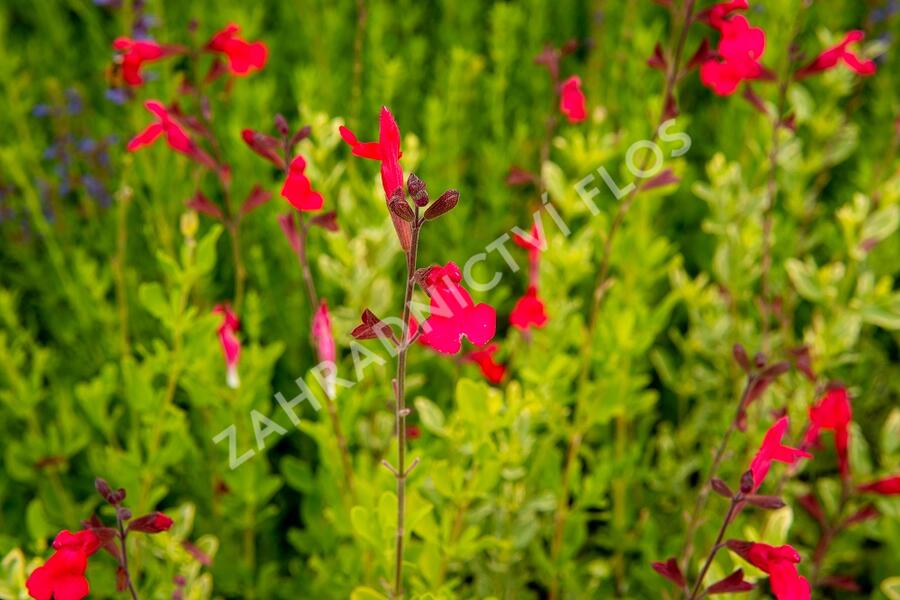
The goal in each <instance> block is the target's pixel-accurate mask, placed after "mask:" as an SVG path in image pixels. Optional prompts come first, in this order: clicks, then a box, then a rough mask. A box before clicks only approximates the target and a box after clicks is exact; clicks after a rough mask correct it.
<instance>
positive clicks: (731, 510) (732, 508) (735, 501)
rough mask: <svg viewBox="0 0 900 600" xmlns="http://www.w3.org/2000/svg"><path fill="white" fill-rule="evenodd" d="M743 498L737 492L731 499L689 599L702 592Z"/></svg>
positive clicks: (692, 599)
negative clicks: (704, 581)
mask: <svg viewBox="0 0 900 600" xmlns="http://www.w3.org/2000/svg"><path fill="white" fill-rule="evenodd" d="M742 500H743V497H742V496H741V494H737V495H735V497H734V498H732V499H731V504H730V505H729V506H728V512H727V513H725V520H724V521H722V526H721V527H719V533H718V535H716V541H715V542H714V543H713V546H712V548H711V549H710V551H709V554H708V555H707V556H706V561H704V563H703V567H702V568H701V569H700V573H699V574H698V575H697V582H696V583H695V584H694V588H693V590H691V595H690V596H688V600H695V599H696V598H697V594H699V593H700V588H701V587H702V586H703V578H704V577H706V572H707V571H709V567H710V566H711V565H712V561H713V559H714V558H715V557H716V554H717V553H718V552H719V549H720V548H721V547H722V538H724V537H725V532H726V531H727V530H728V525H730V524H731V520H732V518H733V517H734V516H735V514H736V513H737V511H738V507H739V506H740V504H741V501H742Z"/></svg>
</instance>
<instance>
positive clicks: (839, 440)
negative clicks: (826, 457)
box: [803, 386, 853, 477]
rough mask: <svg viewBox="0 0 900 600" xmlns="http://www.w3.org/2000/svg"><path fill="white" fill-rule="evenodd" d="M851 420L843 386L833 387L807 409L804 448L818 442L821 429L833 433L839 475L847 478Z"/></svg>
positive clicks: (845, 390) (848, 398) (851, 412)
mask: <svg viewBox="0 0 900 600" xmlns="http://www.w3.org/2000/svg"><path fill="white" fill-rule="evenodd" d="M852 418H853V410H852V408H851V407H850V397H849V395H848V394H847V388H845V387H844V386H837V387H834V388H832V389H830V390H828V391H827V392H825V395H824V396H822V398H821V399H820V400H819V402H818V403H817V404H815V405H813V406H811V407H810V409H809V421H810V423H809V428H808V429H807V430H806V437H805V438H804V442H803V443H804V446H807V447H809V446H813V445H815V444H816V443H818V441H819V433H820V431H821V430H822V429H830V430H831V431H833V432H834V450H835V452H836V453H837V456H838V467H839V469H840V471H841V475H842V476H844V477H847V476H848V475H849V474H850V464H849V461H848V459H847V446H848V445H849V442H850V420H851V419H852Z"/></svg>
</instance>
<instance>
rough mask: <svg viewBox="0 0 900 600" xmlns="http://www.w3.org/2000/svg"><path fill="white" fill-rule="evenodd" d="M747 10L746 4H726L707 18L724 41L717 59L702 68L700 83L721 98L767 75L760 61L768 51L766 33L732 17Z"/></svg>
mask: <svg viewBox="0 0 900 600" xmlns="http://www.w3.org/2000/svg"><path fill="white" fill-rule="evenodd" d="M746 8H747V3H746V2H744V1H736V2H726V3H723V4H718V5H716V6H713V7H712V8H710V9H709V11H708V12H707V13H706V15H705V20H706V21H707V23H708V24H709V25H710V26H711V27H713V28H714V29H716V30H718V32H719V35H720V39H719V45H718V47H717V48H716V53H715V56H714V57H711V58H708V59H707V60H705V61H704V62H703V64H701V65H700V81H701V82H702V83H703V85H705V86H706V87H708V88H710V89H711V90H713V92H715V93H716V94H718V95H720V96H728V95H731V94H733V93H734V92H735V91H736V90H737V88H738V86H739V85H740V84H741V82H742V81H745V80H749V79H756V78H759V77H761V76H762V75H763V74H764V69H763V67H762V65H760V64H759V59H760V57H761V56H762V54H763V52H764V51H765V47H766V36H765V32H763V30H762V29H760V28H758V27H751V26H750V23H749V22H748V21H747V19H746V17H744V16H743V15H732V14H731V13H732V12H734V11H735V10H743V9H746Z"/></svg>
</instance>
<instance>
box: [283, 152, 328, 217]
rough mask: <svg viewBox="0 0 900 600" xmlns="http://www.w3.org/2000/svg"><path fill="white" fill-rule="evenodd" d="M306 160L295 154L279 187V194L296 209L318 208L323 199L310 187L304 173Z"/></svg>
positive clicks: (320, 206)
mask: <svg viewBox="0 0 900 600" xmlns="http://www.w3.org/2000/svg"><path fill="white" fill-rule="evenodd" d="M305 171H306V161H305V160H304V159H303V157H302V156H297V157H296V158H295V159H294V160H292V161H291V166H290V169H289V170H288V176H287V179H285V181H284V186H283V187H282V188H281V195H282V196H283V197H284V198H285V199H287V201H288V202H290V203H291V204H292V205H293V206H294V208H296V209H297V210H301V211H302V210H319V209H320V208H322V204H323V203H324V202H325V200H324V199H323V198H322V194H320V193H319V192H317V191H315V190H313V189H312V184H311V183H310V181H309V178H308V177H307V176H306V174H305Z"/></svg>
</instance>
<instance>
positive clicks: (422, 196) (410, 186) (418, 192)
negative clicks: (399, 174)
mask: <svg viewBox="0 0 900 600" xmlns="http://www.w3.org/2000/svg"><path fill="white" fill-rule="evenodd" d="M406 189H407V190H408V191H409V196H410V198H412V201H413V202H415V203H416V206H428V202H429V200H430V199H429V198H428V190H427V189H426V186H425V182H424V181H422V180H421V179H419V177H418V175H416V174H415V173H410V174H409V179H407V180H406Z"/></svg>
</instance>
